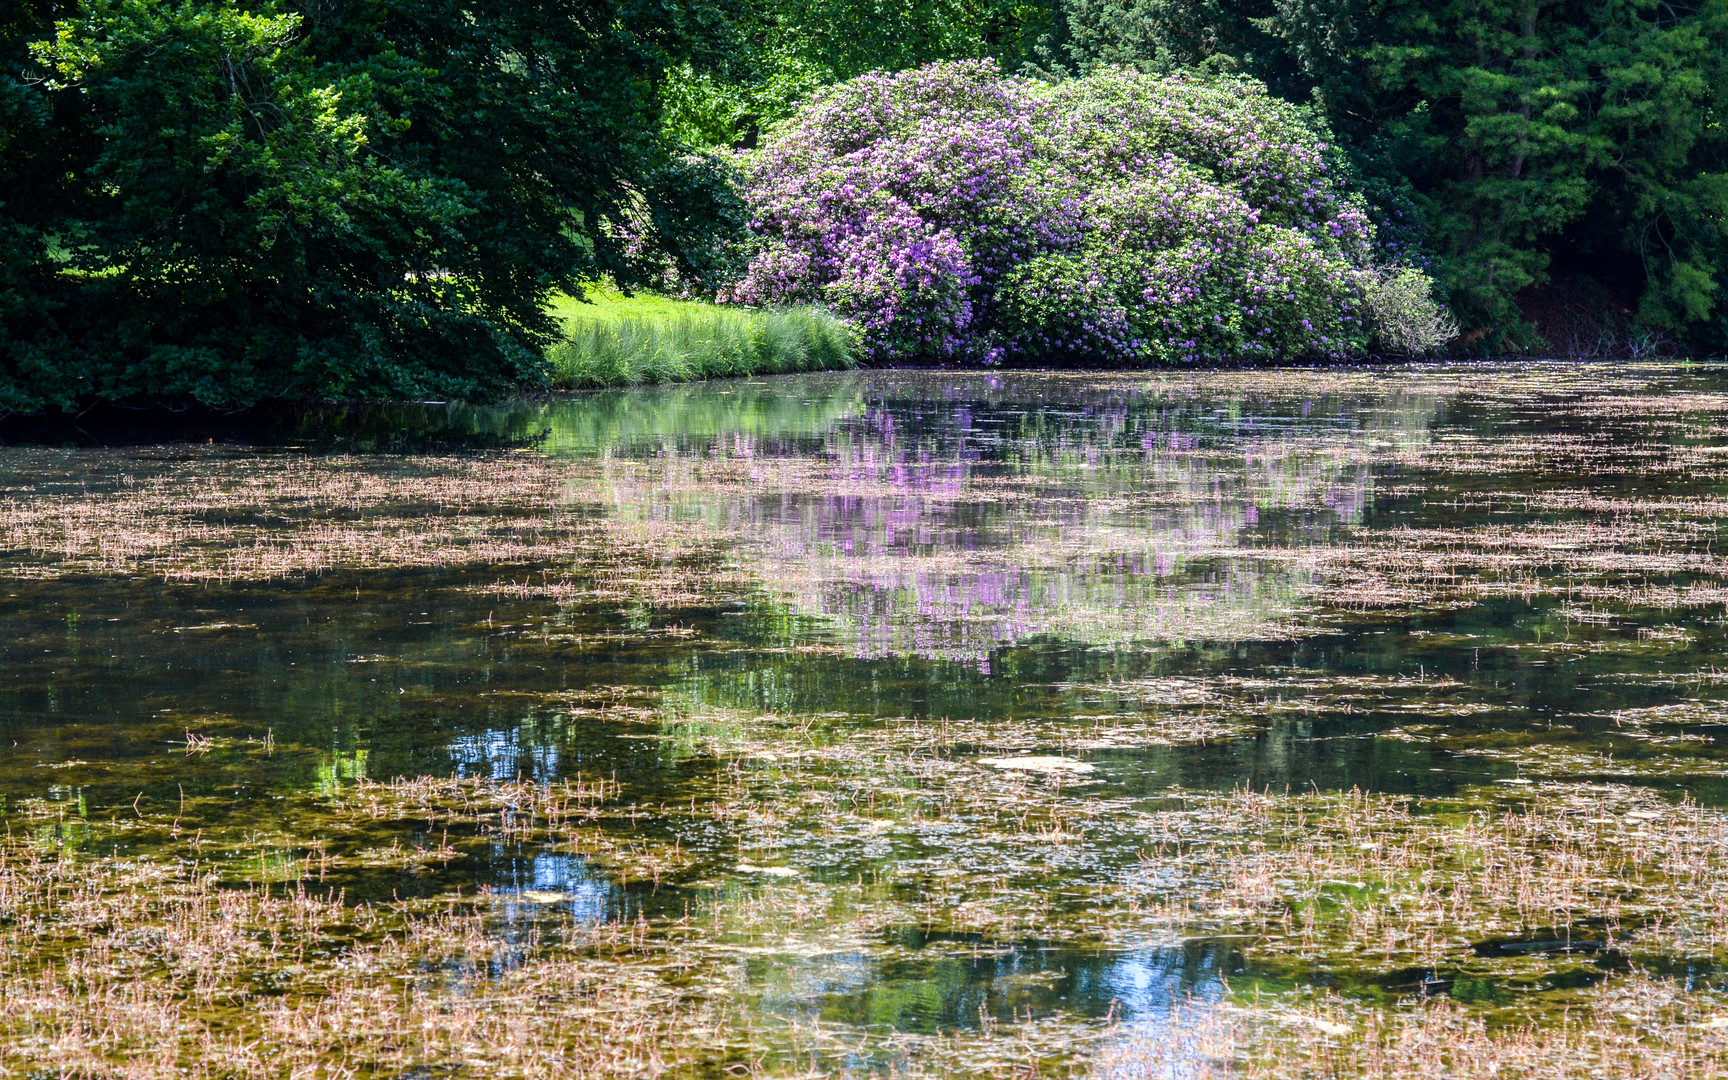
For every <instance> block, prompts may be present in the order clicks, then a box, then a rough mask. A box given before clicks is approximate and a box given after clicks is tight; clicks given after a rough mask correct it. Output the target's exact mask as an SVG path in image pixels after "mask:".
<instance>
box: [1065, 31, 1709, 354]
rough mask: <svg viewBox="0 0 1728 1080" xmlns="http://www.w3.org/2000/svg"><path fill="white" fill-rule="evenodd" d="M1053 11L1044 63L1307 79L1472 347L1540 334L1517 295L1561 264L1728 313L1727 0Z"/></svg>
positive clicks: (1698, 329) (1649, 322)
mask: <svg viewBox="0 0 1728 1080" xmlns="http://www.w3.org/2000/svg"><path fill="white" fill-rule="evenodd" d="M1057 26H1058V32H1057V33H1056V34H1054V35H1053V36H1052V38H1051V39H1050V40H1049V41H1048V42H1047V43H1046V44H1045V46H1044V48H1043V56H1044V57H1045V58H1046V61H1047V63H1048V64H1049V66H1051V67H1053V68H1056V69H1063V68H1066V69H1070V70H1076V69H1077V70H1084V69H1086V68H1087V67H1088V66H1089V65H1096V64H1098V63H1106V62H1126V63H1132V64H1135V65H1136V66H1141V67H1145V68H1148V69H1151V70H1162V69H1163V68H1166V67H1169V66H1175V65H1189V64H1196V63H1204V64H1208V65H1211V66H1214V67H1218V68H1223V69H1229V70H1244V71H1249V72H1252V73H1253V74H1255V75H1257V76H1258V77H1260V78H1262V79H1265V80H1266V81H1267V82H1268V83H1269V84H1270V85H1271V86H1273V87H1274V88H1276V89H1277V90H1278V91H1279V92H1281V93H1283V94H1285V95H1286V96H1288V97H1291V98H1292V99H1295V100H1303V101H1312V102H1313V103H1314V104H1315V105H1316V107H1318V108H1319V109H1320V110H1322V111H1323V112H1324V114H1325V115H1326V118H1327V120H1328V121H1329V123H1330V124H1331V126H1332V128H1333V130H1334V131H1336V132H1337V133H1338V134H1339V136H1340V138H1341V141H1342V142H1343V144H1344V146H1345V148H1346V149H1347V150H1348V151H1349V152H1350V154H1351V156H1352V158H1353V160H1354V164H1355V166H1356V167H1357V168H1358V169H1359V170H1361V171H1362V172H1363V173H1364V174H1366V176H1367V177H1368V179H1369V181H1370V183H1369V184H1368V186H1369V188H1370V190H1374V191H1378V192H1379V193H1381V195H1382V196H1383V198H1382V199H1381V202H1382V205H1383V208H1395V207H1397V206H1399V205H1400V203H1403V202H1408V203H1410V204H1412V205H1414V206H1418V207H1420V209H1421V211H1422V216H1423V217H1424V218H1425V220H1426V226H1427V233H1428V237H1427V245H1428V247H1429V249H1430V250H1431V252H1432V254H1433V256H1434V258H1435V260H1436V263H1437V266H1436V269H1437V270H1438V272H1439V276H1440V278H1441V279H1442V281H1443V282H1445V283H1446V285H1447V286H1448V287H1449V288H1450V290H1451V293H1452V298H1453V301H1454V303H1455V304H1456V305H1457V307H1458V310H1459V313H1460V315H1461V316H1462V318H1463V319H1464V321H1465V323H1466V324H1467V325H1468V326H1470V327H1471V328H1473V329H1474V331H1475V333H1474V335H1473V338H1474V340H1475V341H1476V342H1477V344H1478V345H1479V347H1482V348H1485V349H1487V348H1497V347H1503V346H1505V345H1508V344H1512V345H1517V344H1534V339H1533V338H1532V337H1531V335H1530V334H1529V332H1528V329H1527V328H1522V324H1521V320H1520V318H1519V311H1518V307H1517V297H1518V295H1519V293H1520V292H1521V291H1522V290H1525V289H1527V288H1528V287H1530V286H1532V285H1537V284H1541V283H1543V282H1545V281H1547V280H1548V279H1549V277H1550V275H1551V274H1552V273H1554V272H1555V271H1556V269H1559V270H1561V271H1563V272H1565V273H1568V274H1572V273H1588V274H1590V275H1592V276H1595V277H1597V278H1599V279H1606V283H1607V284H1609V285H1612V286H1616V287H1619V288H1621V289H1624V290H1627V291H1630V292H1633V293H1635V294H1637V295H1638V296H1639V300H1638V317H1639V319H1640V321H1641V322H1642V323H1644V324H1645V325H1646V326H1647V327H1650V328H1654V329H1663V330H1671V331H1680V332H1684V333H1691V334H1696V335H1704V334H1705V333H1706V332H1707V329H1706V328H1708V327H1710V326H1712V325H1716V326H1718V327H1720V326H1722V325H1723V322H1722V315H1721V312H1722V310H1723V305H1722V302H1721V289H1722V286H1723V284H1724V283H1725V278H1728V243H1725V223H1728V187H1725V180H1724V173H1725V171H1728V131H1725V129H1724V117H1723V115H1722V109H1723V103H1724V102H1725V101H1728V0H1698V2H1696V3H1691V4H1688V3H1671V2H1667V0H1587V2H1568V0H1451V2H1447V3H1438V4H1436V3H1429V2H1426V0H1065V6H1064V8H1063V12H1062V15H1061V17H1060V18H1059V19H1058V20H1057ZM1401 191H1402V194H1401ZM1557 264H1558V265H1557ZM1718 332H1720V331H1718Z"/></svg>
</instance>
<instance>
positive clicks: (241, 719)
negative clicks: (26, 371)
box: [0, 364, 1728, 1080]
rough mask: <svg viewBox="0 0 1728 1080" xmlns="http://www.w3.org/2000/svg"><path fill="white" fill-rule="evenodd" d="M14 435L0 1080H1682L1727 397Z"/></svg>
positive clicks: (1614, 374) (792, 402)
mask: <svg viewBox="0 0 1728 1080" xmlns="http://www.w3.org/2000/svg"><path fill="white" fill-rule="evenodd" d="M226 434H227V439H226V441H223V440H218V441H214V442H206V441H205V440H204V439H203V438H199V439H198V440H197V441H195V442H194V441H186V442H182V443H149V444H140V443H126V442H114V441H110V442H109V443H107V444H105V445H102V444H98V442H99V440H98V441H96V442H92V444H91V445H83V446H64V447H62V446H41V445H16V446H10V447H6V448H0V673H3V678H0V724H3V725H4V727H3V729H0V819H3V823H4V826H5V828H4V831H3V837H0V1076H17V1077H60V1076H67V1077H74V1076H75V1077H109V1076H113V1077H140V1078H154V1077H227V1076H235V1077H241V1076H244V1077H282V1078H289V1077H332V1078H333V1077H366V1078H373V1077H376V1078H441V1077H452V1078H459V1077H588V1076H594V1077H599V1076H641V1077H653V1076H672V1077H728V1076H788V1077H791V1076H798V1077H803V1076H843V1077H866V1076H901V1077H914V1076H943V1077H949V1076H952V1077H999V1076H1004V1077H1005V1076H1039V1077H1096V1078H1101V1080H1102V1078H1123V1080H1127V1078H1135V1080H1151V1078H1160V1080H1163V1078H1172V1080H1173V1078H1201V1077H1234V1076H1244V1077H1267V1078H1285V1077H1291V1078H1294V1077H1358V1076H1360V1077H1385V1078H1391V1077H1406V1076H1409V1077H1415V1076H1422V1077H1441V1076H1460V1077H1465V1076H1467V1077H1531V1078H1535V1077H1552V1076H1577V1077H1585V1076H1607V1075H1617V1076H1625V1077H1628V1078H1631V1077H1646V1076H1648V1077H1682V1078H1685V1077H1711V1076H1717V1075H1721V1074H1722V1073H1723V1072H1724V1071H1725V1070H1728V745H1725V743H1724V737H1725V734H1728V539H1725V538H1723V537H1720V536H1719V535H1718V533H1719V530H1720V528H1721V526H1722V524H1723V523H1724V522H1725V521H1728V370H1725V369H1719V368H1713V367H1709V366H1703V367H1695V366H1662V365H1642V366H1627V365H1604V366H1584V365H1561V364H1528V365H1455V366H1420V367H1409V368H1381V369H1331V370H1314V371H1307V370H1263V371H1208V372H1159V373H1145V372H1139V373H1124V374H1094V373H1083V374H1074V373H1068V374H1048V373H1034V372H965V373H954V372H901V371H874V372H849V373H841V374H825V375H810V376H797V377H785V378H778V379H774V380H761V381H746V380H737V381H725V382H715V383H709V384H703V385H693V386H686V387H678V388H674V389H670V390H668V389H654V390H645V391H628V392H614V393H607V394H597V395H591V396H578V397H569V398H558V399H552V400H549V401H538V402H516V403H511V404H507V405H503V406H499V407H496V408H488V409H477V408H464V407H455V406H436V405H426V406H415V407H396V408H392V409H380V410H371V411H367V410H338V411H324V412H319V413H308V414H306V415H304V416H302V417H300V418H298V419H295V420H294V421H293V422H290V423H285V424H283V425H281V426H280V428H279V429H272V430H268V431H266V430H260V431H259V432H257V433H256V437H255V438H252V439H251V440H250V441H245V442H240V441H235V440H234V438H233V433H232V432H228V433H226Z"/></svg>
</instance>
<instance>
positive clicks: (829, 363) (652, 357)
mask: <svg viewBox="0 0 1728 1080" xmlns="http://www.w3.org/2000/svg"><path fill="white" fill-rule="evenodd" d="M553 310H554V314H556V315H557V316H558V317H560V318H561V319H563V321H564V325H565V339H564V340H563V341H562V342H560V343H558V344H557V345H554V346H553V347H552V348H551V349H550V350H548V352H547V357H548V358H549V359H550V360H551V362H552V383H553V385H554V386H556V387H558V388H559V389H563V390H580V389H587V388H592V387H605V386H633V385H636V384H638V383H669V382H687V381H689V380H692V379H711V378H721V377H726V376H737V375H763V374H777V373H783V372H792V371H831V370H834V369H837V368H849V367H852V366H854V365H855V364H856V362H857V361H856V353H857V341H856V337H855V335H854V333H853V331H852V329H851V327H849V326H848V325H847V324H846V323H845V322H843V321H841V320H840V319H839V318H837V317H836V316H834V315H833V314H831V313H829V312H828V311H826V310H824V309H822V308H818V307H812V306H809V305H798V306H793V307H784V308H760V309H745V308H729V307H721V306H718V305H715V304H707V303H701V302H698V301H690V300H673V299H669V298H666V297H649V296H624V295H622V294H621V293H618V292H616V291H608V290H591V291H590V292H589V294H588V297H587V300H586V301H583V300H576V299H573V298H565V299H563V300H562V301H560V302H559V303H558V304H557V305H556V306H555V307H554V309H553Z"/></svg>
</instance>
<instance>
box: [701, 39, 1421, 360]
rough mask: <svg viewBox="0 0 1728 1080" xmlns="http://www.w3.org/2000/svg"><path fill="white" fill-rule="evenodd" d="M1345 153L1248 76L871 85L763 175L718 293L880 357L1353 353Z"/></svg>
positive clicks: (859, 84)
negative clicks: (840, 336) (726, 287)
mask: <svg viewBox="0 0 1728 1080" xmlns="http://www.w3.org/2000/svg"><path fill="white" fill-rule="evenodd" d="M1331 157H1332V154H1331V148H1330V146H1329V145H1328V143H1327V142H1326V138H1325V135H1324V132H1322V131H1321V130H1319V129H1318V128H1316V127H1315V126H1314V125H1313V123H1312V122H1311V121H1310V120H1309V119H1308V118H1307V117H1306V116H1305V114H1304V113H1302V112H1301V111H1300V110H1298V109H1297V108H1295V107H1294V106H1292V105H1289V104H1288V103H1285V102H1282V101H1280V100H1278V99H1277V98H1274V97H1272V96H1270V95H1269V94H1267V93H1266V90H1265V88H1264V87H1263V86H1261V85H1259V84H1258V83H1255V82H1252V81H1250V80H1240V79H1200V78H1195V77H1192V76H1187V75H1182V76H1170V77H1165V78H1154V77H1151V76H1146V75H1142V74H1139V73H1137V72H1133V71H1129V70H1126V69H1103V70H1100V71H1098V72H1095V73H1093V74H1091V75H1089V76H1087V77H1086V78H1083V79H1076V80H1072V81H1069V82H1064V83H1061V84H1059V85H1056V86H1054V87H1051V86H1047V85H1044V84H1042V83H1036V82H1032V81H1029V80H1025V79H1018V78H1009V77H1005V76H1003V74H1002V73H1001V71H1000V70H999V69H998V68H997V67H996V65H995V64H994V63H993V62H991V61H987V60H985V61H963V62H955V63H943V64H932V65H929V66H927V67H924V68H920V69H918V70H915V71H906V72H900V73H897V74H871V75H866V76H863V77H861V78H857V79H854V80H852V81H851V82H847V83H844V84H841V85H839V86H836V87H832V88H830V89H829V90H827V91H825V92H823V93H821V94H818V95H817V96H816V97H815V98H814V99H813V100H812V101H811V102H810V103H809V104H808V105H806V106H805V107H804V108H802V109H801V110H799V111H798V112H797V113H796V114H794V115H793V116H792V117H791V118H790V119H788V120H787V121H786V122H785V123H784V124H782V125H781V126H779V127H778V128H776V129H775V130H773V131H772V132H771V133H770V134H769V136H768V138H767V139H766V141H765V143H764V145H763V147H762V148H761V149H760V150H759V151H757V152H755V153H754V154H753V155H751V156H750V157H749V158H748V159H747V162H746V166H745V172H746V177H747V182H746V197H747V199H748V202H749V205H750V212H751V216H752V221H751V228H752V230H753V232H754V234H755V237H756V248H755V251H754V254H753V256H752V258H751V259H750V262H749V265H748V268H747V271H746V273H745V276H744V277H743V279H742V281H741V282H739V283H738V285H737V286H736V287H734V288H733V289H731V290H730V291H729V292H727V293H726V294H724V295H725V296H726V297H727V298H728V299H731V300H734V301H738V302H743V303H750V304H767V303H788V302H794V301H820V302H822V303H826V304H829V305H832V306H833V307H834V308H835V309H836V310H837V311H840V312H841V313H843V314H845V315H847V316H848V317H850V318H852V319H853V320H854V321H855V322H856V323H857V324H858V326H859V327H860V328H861V330H862V332H863V334H864V340H865V344H866V347H867V349H868V351H869V353H870V355H871V356H873V357H875V358H877V359H893V358H904V357H924V358H948V357H960V358H970V359H974V360H981V361H984V362H993V361H995V360H998V359H1001V358H1004V357H1016V358H1027V359H1046V358H1054V359H1083V360H1092V361H1099V362H1106V363H1139V362H1160V363H1176V362H1190V361H1198V360H1210V359H1236V358H1245V359H1278V358H1292V357H1328V358H1334V359H1337V358H1343V357H1346V356H1352V355H1356V354H1359V353H1361V352H1362V351H1363V350H1364V349H1365V348H1366V346H1367V343H1368V334H1369V329H1368V327H1367V326H1366V324H1365V322H1364V318H1363V288H1362V285H1361V283H1360V279H1359V275H1360V274H1362V273H1364V272H1369V271H1370V268H1372V267H1373V265H1374V260H1375V258H1376V249H1375V244H1374V229H1373V226H1372V225H1371V224H1370V222H1369V220H1368V216H1367V212H1366V204H1365V203H1364V201H1363V199H1362V197H1361V196H1360V195H1359V194H1357V193H1355V192H1352V191H1351V190H1349V188H1348V186H1347V185H1346V184H1344V183H1343V182H1342V181H1341V180H1340V179H1339V175H1338V169H1337V168H1335V167H1334V164H1333V162H1332V161H1331ZM1370 280H1375V281H1378V280H1379V278H1375V277H1372V275H1371V276H1370ZM1391 280H1395V281H1398V282H1400V283H1409V284H1410V288H1411V290H1414V300H1415V301H1416V302H1419V303H1430V301H1428V300H1427V297H1426V291H1425V290H1426V282H1427V279H1426V278H1425V277H1424V276H1423V275H1422V274H1421V272H1420V271H1417V270H1402V271H1398V272H1396V273H1395V274H1394V275H1393V277H1392V279H1391ZM1381 292H1382V294H1383V295H1382V303H1383V305H1390V304H1392V303H1393V302H1394V301H1402V300H1405V299H1406V293H1405V292H1404V291H1399V292H1395V293H1394V292H1388V291H1386V290H1382V291H1381ZM1394 321H1395V320H1394ZM1383 337H1384V338H1385V340H1388V341H1390V340H1392V339H1391V337H1389V336H1385V335H1383ZM1398 340H1399V341H1400V342H1402V340H1403V339H1402V338H1399V339H1398Z"/></svg>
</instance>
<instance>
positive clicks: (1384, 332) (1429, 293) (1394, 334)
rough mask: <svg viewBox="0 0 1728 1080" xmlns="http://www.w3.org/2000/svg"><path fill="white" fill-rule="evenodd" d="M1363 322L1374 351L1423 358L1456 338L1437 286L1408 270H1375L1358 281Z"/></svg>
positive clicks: (1362, 272)
mask: <svg viewBox="0 0 1728 1080" xmlns="http://www.w3.org/2000/svg"><path fill="white" fill-rule="evenodd" d="M1357 283H1358V287H1359V289H1360V290H1361V294H1362V315H1363V322H1364V323H1365V324H1366V328H1367V331H1368V339H1369V344H1370V345H1371V347H1372V348H1373V349H1374V351H1376V352H1379V353H1382V354H1387V355H1401V356H1422V355H1425V354H1428V353H1433V352H1438V351H1439V350H1441V349H1443V348H1445V347H1446V346H1447V345H1449V344H1451V342H1452V341H1453V340H1454V339H1455V338H1457V336H1458V322H1457V320H1456V319H1454V318H1453V317H1452V313H1451V312H1449V311H1447V310H1446V309H1445V308H1444V307H1442V306H1441V305H1440V304H1438V303H1437V302H1435V300H1434V283H1433V282H1432V281H1431V280H1429V278H1428V275H1426V274H1424V273H1422V271H1420V270H1417V269H1415V268H1414V267H1409V266H1395V267H1374V268H1371V269H1369V270H1365V271H1361V272H1360V273H1359V274H1358V277H1357Z"/></svg>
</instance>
